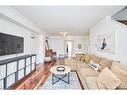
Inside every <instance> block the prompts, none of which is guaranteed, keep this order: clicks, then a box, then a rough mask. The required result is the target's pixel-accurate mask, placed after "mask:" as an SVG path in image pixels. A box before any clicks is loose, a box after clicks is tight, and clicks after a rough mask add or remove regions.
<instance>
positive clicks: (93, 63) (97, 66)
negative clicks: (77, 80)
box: [89, 61, 100, 71]
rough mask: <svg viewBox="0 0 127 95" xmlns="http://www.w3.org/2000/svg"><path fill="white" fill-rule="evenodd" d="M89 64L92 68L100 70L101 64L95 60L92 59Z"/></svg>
mask: <svg viewBox="0 0 127 95" xmlns="http://www.w3.org/2000/svg"><path fill="white" fill-rule="evenodd" d="M89 66H90V67H91V68H92V69H94V70H95V71H98V69H99V67H100V65H99V64H98V63H95V62H93V61H90V64H89Z"/></svg>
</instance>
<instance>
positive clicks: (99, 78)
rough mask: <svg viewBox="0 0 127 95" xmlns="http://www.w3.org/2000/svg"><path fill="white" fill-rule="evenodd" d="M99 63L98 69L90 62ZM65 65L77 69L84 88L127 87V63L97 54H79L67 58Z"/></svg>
mask: <svg viewBox="0 0 127 95" xmlns="http://www.w3.org/2000/svg"><path fill="white" fill-rule="evenodd" d="M93 62H94V63H96V64H99V65H100V67H99V68H98V71H96V70H94V69H93V68H91V67H90V65H89V64H90V63H93ZM65 65H68V66H70V67H71V68H72V70H76V71H77V73H78V75H79V77H80V80H81V82H82V84H83V86H84V89H127V65H125V64H122V63H119V62H116V61H112V60H109V59H106V58H101V57H98V56H95V55H90V54H85V55H77V56H76V58H75V59H65Z"/></svg>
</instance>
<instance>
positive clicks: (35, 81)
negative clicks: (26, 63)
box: [10, 60, 56, 90]
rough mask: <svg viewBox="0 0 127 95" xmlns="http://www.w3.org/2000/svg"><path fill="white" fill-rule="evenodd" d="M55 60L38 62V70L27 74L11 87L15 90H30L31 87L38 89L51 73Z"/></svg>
mask: <svg viewBox="0 0 127 95" xmlns="http://www.w3.org/2000/svg"><path fill="white" fill-rule="evenodd" d="M55 62H56V61H55V60H54V61H52V62H51V63H45V64H38V65H37V67H36V71H33V72H32V73H31V74H29V75H28V76H26V77H25V78H24V79H22V80H20V82H18V83H15V84H14V85H12V86H11V88H10V89H13V90H25V89H26V90H28V89H29V90H30V89H38V87H39V86H40V85H43V84H44V83H45V81H46V80H47V78H48V76H49V75H50V71H49V69H50V67H51V66H52V65H54V64H55Z"/></svg>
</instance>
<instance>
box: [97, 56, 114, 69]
mask: <svg viewBox="0 0 127 95" xmlns="http://www.w3.org/2000/svg"><path fill="white" fill-rule="evenodd" d="M99 64H100V68H99V70H100V71H102V70H103V69H104V68H105V67H108V68H109V69H110V68H111V65H112V61H111V60H109V59H106V58H103V59H102V60H101V61H100V62H99Z"/></svg>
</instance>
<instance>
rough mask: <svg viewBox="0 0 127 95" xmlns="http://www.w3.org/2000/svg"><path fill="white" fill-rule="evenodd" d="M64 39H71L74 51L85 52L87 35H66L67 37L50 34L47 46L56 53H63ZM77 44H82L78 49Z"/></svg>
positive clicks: (87, 43)
mask: <svg viewBox="0 0 127 95" xmlns="http://www.w3.org/2000/svg"><path fill="white" fill-rule="evenodd" d="M65 40H73V41H74V53H87V46H88V45H89V42H88V41H89V37H88V36H67V37H59V36H50V37H49V39H48V41H49V46H50V48H52V49H53V51H55V52H57V55H59V54H64V42H65ZM78 44H81V45H82V49H80V50H79V49H78Z"/></svg>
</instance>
